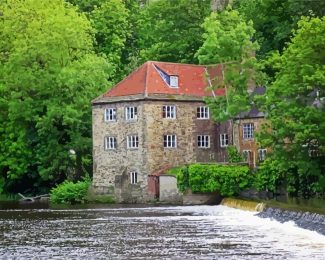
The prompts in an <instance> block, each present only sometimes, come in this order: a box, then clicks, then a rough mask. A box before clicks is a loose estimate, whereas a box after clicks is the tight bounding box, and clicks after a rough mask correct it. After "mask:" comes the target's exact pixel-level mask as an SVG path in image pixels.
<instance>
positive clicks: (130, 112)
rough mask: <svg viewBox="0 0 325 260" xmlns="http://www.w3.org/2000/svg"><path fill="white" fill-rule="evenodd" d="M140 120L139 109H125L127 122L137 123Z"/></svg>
mask: <svg viewBox="0 0 325 260" xmlns="http://www.w3.org/2000/svg"><path fill="white" fill-rule="evenodd" d="M137 119H138V107H135V106H133V107H125V120H127V121H135V120H137Z"/></svg>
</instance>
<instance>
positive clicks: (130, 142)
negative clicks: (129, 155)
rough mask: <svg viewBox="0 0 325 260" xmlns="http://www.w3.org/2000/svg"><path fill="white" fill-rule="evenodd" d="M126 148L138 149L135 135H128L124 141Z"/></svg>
mask: <svg viewBox="0 0 325 260" xmlns="http://www.w3.org/2000/svg"><path fill="white" fill-rule="evenodd" d="M126 147H127V148H128V149H137V148H139V137H138V136H137V135H128V136H127V140H126Z"/></svg>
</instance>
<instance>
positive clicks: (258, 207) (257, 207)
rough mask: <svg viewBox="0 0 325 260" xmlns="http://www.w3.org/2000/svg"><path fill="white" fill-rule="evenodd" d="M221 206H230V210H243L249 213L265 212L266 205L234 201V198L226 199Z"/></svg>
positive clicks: (239, 200)
mask: <svg viewBox="0 0 325 260" xmlns="http://www.w3.org/2000/svg"><path fill="white" fill-rule="evenodd" d="M220 204H221V205H224V206H228V207H230V208H235V209H242V210H248V211H263V210H264V208H265V206H266V205H265V204H264V203H262V202H255V201H248V200H241V199H234V198H224V199H223V200H222V201H221V203H220Z"/></svg>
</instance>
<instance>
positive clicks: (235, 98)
mask: <svg viewBox="0 0 325 260" xmlns="http://www.w3.org/2000/svg"><path fill="white" fill-rule="evenodd" d="M203 28H204V31H205V32H204V34H203V38H204V42H203V45H202V46H201V47H200V48H199V50H198V51H197V53H196V56H197V57H198V59H199V61H200V63H201V64H217V63H222V64H223V77H222V78H220V79H216V80H214V81H213V82H216V85H215V86H211V87H213V88H225V90H226V94H225V96H218V97H215V98H209V99H207V102H208V104H209V106H210V107H211V109H212V111H213V117H214V119H215V120H217V121H224V120H228V119H230V118H232V117H234V116H235V115H237V114H238V113H239V112H242V111H246V110H248V109H249V108H250V105H251V103H250V98H249V92H248V91H247V86H248V85H249V84H251V83H252V82H253V80H254V71H255V70H254V69H255V66H256V59H255V56H254V54H255V51H256V49H257V48H258V45H257V43H256V42H253V41H252V40H251V39H252V37H253V35H254V32H255V31H254V29H253V25H252V22H245V20H244V19H243V18H242V17H241V16H240V14H239V13H238V11H236V10H231V9H226V10H223V11H221V12H218V13H217V12H213V13H211V15H210V16H209V17H207V18H206V19H205V21H204V23H203Z"/></svg>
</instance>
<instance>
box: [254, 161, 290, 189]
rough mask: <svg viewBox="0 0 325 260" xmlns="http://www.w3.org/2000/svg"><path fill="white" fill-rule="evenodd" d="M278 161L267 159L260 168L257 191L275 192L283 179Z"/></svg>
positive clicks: (257, 176)
mask: <svg viewBox="0 0 325 260" xmlns="http://www.w3.org/2000/svg"><path fill="white" fill-rule="evenodd" d="M283 176H284V173H282V172H281V169H280V167H279V163H278V161H276V160H274V161H272V160H270V159H266V160H265V161H264V162H263V163H262V164H261V165H260V166H259V168H258V170H257V172H256V178H255V180H254V186H255V188H256V189H257V190H268V191H271V192H275V191H276V189H277V188H278V187H279V185H280V183H281V182H282V181H283V180H284V179H283Z"/></svg>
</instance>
